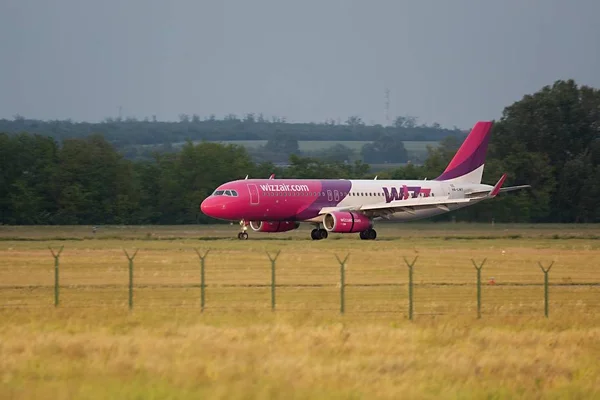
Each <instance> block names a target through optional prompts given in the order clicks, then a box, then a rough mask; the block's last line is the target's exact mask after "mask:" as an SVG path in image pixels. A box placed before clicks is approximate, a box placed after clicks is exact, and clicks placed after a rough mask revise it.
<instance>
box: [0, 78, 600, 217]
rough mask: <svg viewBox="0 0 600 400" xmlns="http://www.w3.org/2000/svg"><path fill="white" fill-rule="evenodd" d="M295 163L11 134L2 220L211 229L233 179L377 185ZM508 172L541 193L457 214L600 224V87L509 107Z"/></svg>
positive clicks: (570, 89)
mask: <svg viewBox="0 0 600 400" xmlns="http://www.w3.org/2000/svg"><path fill="white" fill-rule="evenodd" d="M113 135H114V133H113ZM460 143H461V139H459V137H458V136H456V135H449V136H447V137H446V138H445V139H443V140H442V143H441V146H439V147H437V148H429V156H428V158H427V160H426V161H425V163H424V165H421V166H416V165H407V166H405V167H400V168H395V169H390V170H386V171H384V172H382V173H379V179H384V178H392V179H423V178H428V179H432V178H435V177H436V176H438V175H439V174H440V173H441V172H442V171H443V170H444V168H445V167H446V165H447V164H448V162H449V161H450V159H451V158H452V156H453V155H454V153H455V151H456V149H457V148H458V146H459V145H460ZM383 148H384V149H385V146H383ZM288 163H289V166H288V167H286V168H279V167H275V165H273V164H272V163H270V162H255V161H254V160H253V158H252V157H251V155H250V154H249V153H248V151H247V150H246V149H245V148H244V147H241V146H235V145H223V144H219V143H211V142H202V143H197V144H194V143H192V142H191V141H188V142H187V143H186V144H185V145H183V147H182V148H181V150H180V151H176V152H166V153H160V152H155V153H153V155H152V158H151V159H147V160H130V159H127V158H125V157H124V156H123V154H122V152H120V151H119V150H118V146H116V145H115V143H113V142H111V141H110V140H108V139H107V137H106V136H105V135H101V134H90V135H87V136H84V137H77V138H67V139H62V140H60V141H59V140H58V139H57V138H55V137H52V136H49V135H47V134H38V133H18V134H15V133H11V134H8V133H3V134H0V210H1V214H0V223H2V224H190V223H206V222H214V221H210V220H209V219H208V218H207V217H205V216H204V215H202V214H201V213H200V212H199V207H198V206H199V204H200V202H201V201H202V200H203V199H204V198H205V197H207V196H208V195H210V193H212V191H213V190H214V189H215V188H216V187H217V186H218V185H220V184H221V183H223V182H226V181H229V180H234V179H242V178H244V177H245V176H246V175H249V176H251V177H265V178H266V177H268V176H269V175H270V174H271V173H275V174H276V177H278V178H285V177H293V178H336V179H337V178H352V179H357V178H366V179H372V178H373V173H372V172H370V171H369V165H368V164H365V163H363V162H362V161H355V162H351V163H348V162H341V161H331V160H323V159H317V158H310V157H302V156H299V155H296V154H292V155H291V156H290V157H289V160H288ZM502 173H507V174H508V178H507V181H506V183H505V185H513V184H514V185H518V184H530V185H532V186H533V188H532V189H531V190H525V191H522V192H516V193H511V194H506V195H502V196H501V197H499V198H498V199H496V200H493V201H488V202H483V203H481V204H478V205H476V206H473V207H469V208H467V209H465V210H461V211H459V212H457V213H454V214H453V215H455V216H456V218H457V219H459V220H469V221H490V220H491V219H492V218H493V219H495V220H496V221H497V222H501V221H514V222H598V221H600V202H599V201H598V198H599V197H600V91H598V90H596V89H594V88H591V87H587V86H578V85H577V84H576V83H575V82H574V81H572V80H568V81H557V82H555V83H554V84H553V85H551V86H546V87H544V88H542V89H541V90H540V91H538V92H536V93H534V94H532V95H526V96H524V97H523V99H521V100H520V101H517V102H515V103H514V104H512V105H510V106H508V107H506V108H505V110H504V112H503V115H502V118H501V119H500V120H499V121H496V123H495V125H494V128H493V132H492V138H491V141H490V147H489V150H488V157H487V160H486V167H485V173H484V181H485V182H487V183H492V184H493V183H494V182H496V181H497V179H498V178H499V177H500V175H501V174H502ZM451 217H452V214H450V215H445V216H441V217H438V219H445V218H451Z"/></svg>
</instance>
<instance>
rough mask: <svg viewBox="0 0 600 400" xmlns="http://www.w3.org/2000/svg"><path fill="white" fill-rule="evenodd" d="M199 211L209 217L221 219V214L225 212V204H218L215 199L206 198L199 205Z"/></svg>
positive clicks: (217, 200)
mask: <svg viewBox="0 0 600 400" xmlns="http://www.w3.org/2000/svg"><path fill="white" fill-rule="evenodd" d="M200 211H202V213H204V215H208V216H209V217H213V218H221V217H222V216H223V212H224V211H225V204H223V203H222V202H220V201H219V199H217V198H214V197H207V198H206V199H204V201H203V202H202V203H201V204H200Z"/></svg>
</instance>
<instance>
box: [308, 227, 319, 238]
mask: <svg viewBox="0 0 600 400" xmlns="http://www.w3.org/2000/svg"><path fill="white" fill-rule="evenodd" d="M318 232H319V230H318V229H313V230H312V231H310V238H311V239H312V240H319V239H320V238H319V236H318Z"/></svg>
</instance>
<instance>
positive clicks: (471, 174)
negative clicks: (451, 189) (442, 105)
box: [436, 121, 493, 183]
mask: <svg viewBox="0 0 600 400" xmlns="http://www.w3.org/2000/svg"><path fill="white" fill-rule="evenodd" d="M492 124H493V123H492V122H491V121H479V122H477V123H476V124H475V126H474V127H473V129H472V130H471V132H470V133H469V136H467V138H466V139H465V141H464V142H463V144H462V145H461V146H460V148H459V149H458V151H457V152H456V154H455V155H454V158H453V159H452V161H450V164H448V166H447V167H446V170H445V171H444V173H442V175H440V176H438V177H437V178H436V180H437V181H449V180H452V181H456V182H461V183H481V178H482V177H483V166H484V163H485V155H486V153H487V147H488V142H489V141H490V133H491V131H492Z"/></svg>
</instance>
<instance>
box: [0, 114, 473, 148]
mask: <svg viewBox="0 0 600 400" xmlns="http://www.w3.org/2000/svg"><path fill="white" fill-rule="evenodd" d="M0 132H5V133H12V134H16V133H21V132H35V133H38V134H41V135H46V136H52V137H53V138H55V139H56V140H58V141H59V142H62V141H63V140H66V139H74V138H83V137H86V136H89V135H91V134H94V133H100V134H102V135H103V136H104V138H105V139H106V140H107V141H108V142H110V143H111V144H113V145H114V146H115V147H117V148H118V149H123V148H127V147H128V146H134V145H161V144H168V143H178V142H185V141H187V140H192V141H201V140H207V141H224V140H270V139H273V138H274V137H276V136H278V135H281V134H284V135H285V136H287V137H291V138H293V139H295V140H299V141H300V140H340V141H351V140H361V141H374V140H377V138H379V137H381V136H384V135H390V136H393V137H394V138H396V139H398V140H411V141H439V140H441V139H443V138H444V137H447V136H457V137H462V136H464V132H463V131H461V130H460V129H458V128H457V127H453V128H452V129H447V128H442V127H441V126H440V125H439V124H438V123H433V124H431V125H427V124H417V118H416V117H411V116H406V117H403V116H399V117H397V118H396V119H395V121H394V123H393V125H392V126H382V125H367V124H365V123H364V122H363V120H362V119H361V118H360V117H358V116H351V117H349V118H348V119H347V120H346V121H345V122H344V123H341V122H336V121H334V120H328V121H325V122H321V123H289V122H287V121H286V120H285V118H277V117H274V118H273V119H272V120H268V119H266V118H264V117H262V116H261V115H260V114H259V116H256V115H255V114H252V113H250V114H247V115H246V116H244V117H238V116H236V115H234V114H229V115H227V116H225V117H224V118H223V119H217V118H216V117H215V116H214V115H211V116H209V117H206V118H204V119H201V118H200V116H198V115H193V116H192V117H189V116H188V115H185V114H183V115H180V117H179V121H178V122H170V121H158V120H156V118H155V117H153V118H152V119H149V118H145V119H144V120H141V121H140V120H138V119H136V118H131V117H129V118H125V119H123V118H107V119H105V120H104V121H102V122H99V123H91V122H73V121H71V120H66V121H58V120H56V121H40V120H36V119H27V118H25V117H24V116H21V115H15V116H14V118H13V119H12V120H8V119H0Z"/></svg>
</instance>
